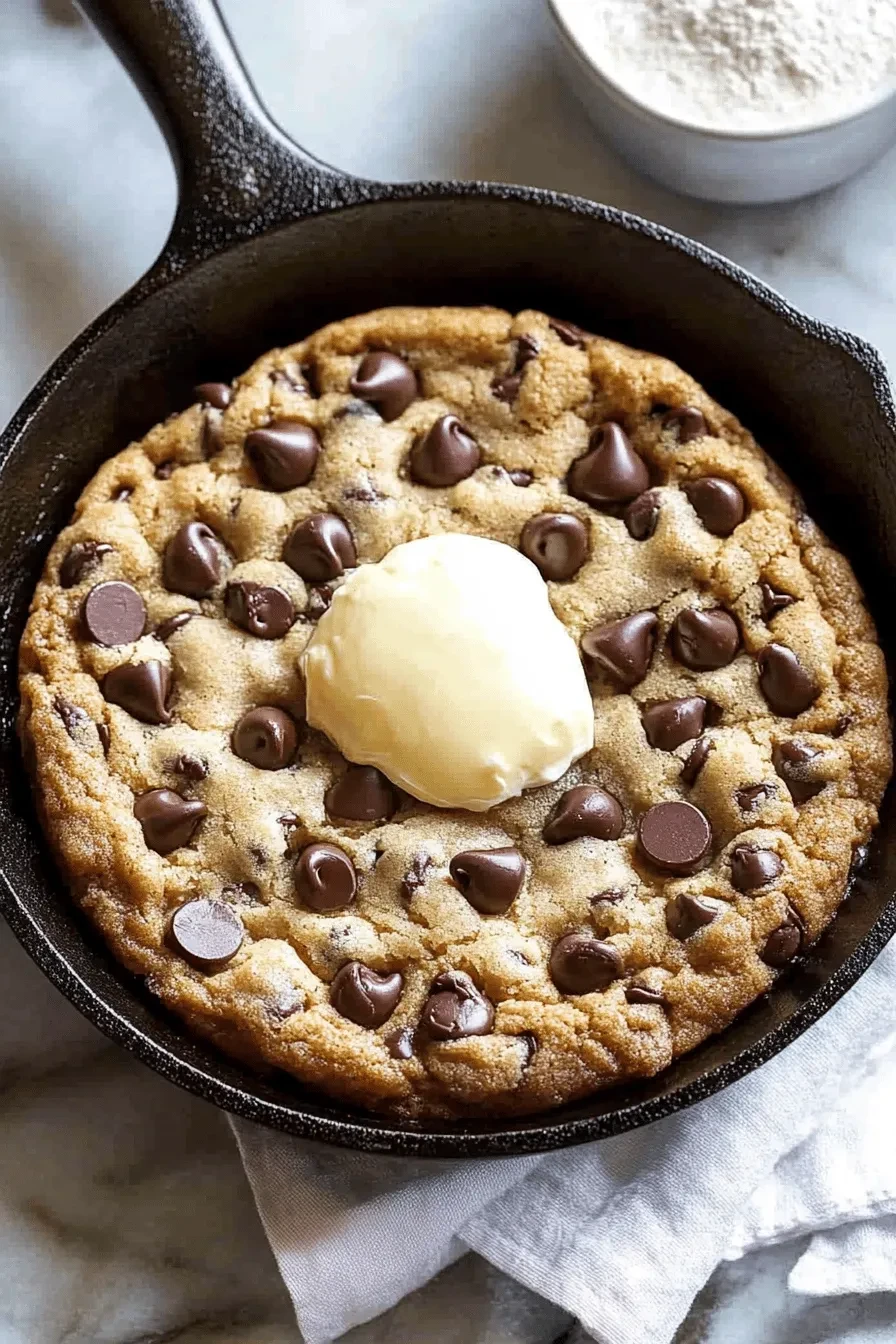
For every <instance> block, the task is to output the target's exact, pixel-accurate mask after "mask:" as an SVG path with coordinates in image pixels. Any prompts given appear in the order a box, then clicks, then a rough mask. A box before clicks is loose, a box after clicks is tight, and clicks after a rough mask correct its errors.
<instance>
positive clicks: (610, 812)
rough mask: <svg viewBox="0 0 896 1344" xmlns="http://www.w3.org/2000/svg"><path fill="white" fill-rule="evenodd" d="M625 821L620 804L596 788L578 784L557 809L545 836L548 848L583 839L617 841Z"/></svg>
mask: <svg viewBox="0 0 896 1344" xmlns="http://www.w3.org/2000/svg"><path fill="white" fill-rule="evenodd" d="M624 824H625V818H624V816H623V813H622V808H621V807H620V805H619V803H618V802H617V800H616V799H615V798H614V797H613V795H612V794H611V793H607V792H606V791H605V790H604V789H601V788H598V786H597V785H596V784H576V785H575V786H574V787H573V788H571V789H567V790H566V792H565V793H564V794H563V795H562V796H561V797H560V799H559V800H558V801H557V803H556V804H555V805H554V808H553V810H552V811H551V814H550V816H549V817H548V819H547V821H546V822H545V824H544V830H543V832H542V835H543V837H544V841H545V843H546V844H548V845H564V844H566V843H567V841H569V840H578V839H579V838H580V837H582V836H586V835H590V836H594V838H595V839H597V840H618V839H619V837H620V835H621V834H622V828H623V826H624Z"/></svg>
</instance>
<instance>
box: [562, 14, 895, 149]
mask: <svg viewBox="0 0 896 1344" xmlns="http://www.w3.org/2000/svg"><path fill="white" fill-rule="evenodd" d="M558 8H559V10H560V12H561V14H562V15H563V18H564V19H565V21H566V23H567V24H568V26H569V28H570V31H571V32H573V33H574V34H575V36H576V37H577V38H578V40H579V41H580V43H581V44H582V46H583V47H584V49H585V50H586V51H587V53H588V55H589V56H590V57H591V59H593V60H594V61H595V63H596V64H597V65H599V66H600V68H601V69H602V70H604V71H605V72H606V73H607V74H608V75H609V76H610V77H611V78H612V79H614V80H615V81H616V82H617V83H618V84H621V85H622V86H623V87H624V88H625V89H626V90H627V91H628V92H629V93H630V94H631V95H632V96H633V97H634V98H636V99H637V100H638V101H639V102H643V103H647V104H648V105H649V106H651V107H654V108H656V109H657V110H658V111H661V112H664V113H665V114H666V115H668V116H672V117H677V118H679V119H682V120H686V121H693V122H698V123H700V124H701V125H703V126H708V127H712V128H715V129H717V130H722V129H725V130H750V131H761V130H772V129H778V128H783V127H791V126H799V125H800V124H802V123H806V122H811V121H820V120H826V119H828V118H835V117H838V116H842V115H844V114H846V113H848V112H850V111H851V110H853V109H858V108H859V107H860V106H861V105H862V104H863V103H865V102H867V101H869V100H870V99H871V98H872V97H873V95H874V93H875V92H876V91H877V90H880V91H881V92H883V90H884V89H885V88H886V87H887V86H896V0H558Z"/></svg>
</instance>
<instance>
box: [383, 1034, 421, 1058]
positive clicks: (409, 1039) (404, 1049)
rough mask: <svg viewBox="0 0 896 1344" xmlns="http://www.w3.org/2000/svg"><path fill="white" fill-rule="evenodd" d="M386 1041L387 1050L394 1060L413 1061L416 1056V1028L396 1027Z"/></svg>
mask: <svg viewBox="0 0 896 1344" xmlns="http://www.w3.org/2000/svg"><path fill="white" fill-rule="evenodd" d="M385 1039H386V1049H387V1050H388V1051H389V1054H390V1055H391V1056H392V1058H393V1059H411V1058H412V1057H413V1054H414V1028H413V1027H396V1029H395V1030H394V1031H390V1032H389V1034H388V1036H387V1037H386V1038H385Z"/></svg>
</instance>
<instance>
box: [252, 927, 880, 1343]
mask: <svg viewBox="0 0 896 1344" xmlns="http://www.w3.org/2000/svg"><path fill="white" fill-rule="evenodd" d="M894 984H896V945H894V946H891V947H889V948H887V949H886V950H885V951H884V952H883V953H882V954H881V956H880V957H879V958H878V959H877V961H876V962H875V963H874V965H873V966H872V967H871V969H870V970H869V971H868V972H867V973H866V974H865V975H864V976H863V978H862V979H861V981H860V982H859V984H858V985H857V986H856V987H855V988H854V989H853V990H852V991H851V992H850V993H849V994H847V995H846V996H845V998H844V999H842V1000H841V1002H840V1003H838V1004H837V1005H836V1006H835V1007H834V1008H833V1009H831V1011H830V1012H829V1013H828V1014H827V1015H826V1016H825V1017H824V1018H823V1019H822V1020H821V1022H819V1023H817V1024H816V1025H815V1026H814V1027H812V1028H811V1029H810V1030H809V1031H807V1032H806V1033H805V1035H803V1036H802V1037H800V1039H799V1040H797V1041H796V1042H794V1044H793V1045H791V1046H790V1047H789V1048H788V1049H787V1050H785V1051H783V1053H782V1054H780V1055H778V1056H777V1057H776V1058H775V1059H773V1060H771V1061H769V1063H767V1064H765V1065H764V1066H763V1067H762V1068H761V1069H759V1070H757V1071H756V1072H755V1073H753V1074H751V1075H750V1076H749V1077H747V1078H744V1079H742V1080H741V1081H740V1082H739V1083H735V1084H734V1085H733V1086H731V1087H729V1088H727V1089H726V1090H725V1091H724V1092H722V1093H721V1094H719V1095H718V1096H715V1097H712V1098H710V1099H709V1100H708V1101H705V1102H703V1103H701V1104H700V1105H698V1106H694V1107H691V1108H690V1109H689V1110H686V1111H684V1112H682V1113H680V1114H679V1115H674V1116H671V1117H669V1118H668V1119H667V1120H661V1121H659V1122H657V1123H656V1124H654V1125H650V1126H648V1127H646V1128H643V1129H639V1130H636V1131H634V1132H633V1133H631V1134H626V1135H623V1136H622V1137H620V1138H617V1139H609V1140H605V1141H604V1142H602V1143H595V1144H588V1145H585V1146H583V1147H580V1148H574V1149H570V1150H568V1151H566V1152H560V1153H552V1154H547V1155H544V1156H540V1157H520V1158H500V1159H494V1160H488V1161H470V1162H431V1161H407V1160H404V1159H398V1158H382V1157H371V1156H367V1155H364V1154H357V1153H349V1152H344V1151H339V1150H335V1149H325V1148H322V1147H320V1146H318V1145H312V1144H308V1143H303V1142H301V1141H299V1140H296V1139H292V1138H289V1137H287V1136H284V1135H282V1134H275V1133H273V1132H271V1131H269V1130H265V1129H262V1128H259V1127H258V1126H256V1125H253V1124H250V1123H248V1122H244V1121H234V1122H233V1127H234V1131H235V1133H236V1138H237V1142H238V1144H239V1147H240V1152H241V1154H242V1158H243V1162H244V1164H245V1168H246V1172H247V1174H248V1177H249V1180H250V1182H251V1184H252V1188H253V1190H254V1193H255V1199H256V1202H257V1204H258V1210H259V1213H260V1214H261V1218H262V1221H263V1223H264V1226H265V1229H266V1231H267V1235H268V1238H269V1239H270V1242H271V1246H272V1248H273V1251H274V1254H275V1256H276V1257H277V1261H278V1264H279V1266H280V1271H281V1273H282V1275H283V1278H284V1281H285V1283H286V1286H287V1288H288V1289H289V1292H290V1294H291V1296H292V1300H293V1303H294V1305H295V1310H296V1317H297V1319H298V1323H299V1327H300V1329H301V1331H302V1334H303V1336H304V1339H305V1341H306V1344H325V1341H327V1340H331V1339H335V1338H337V1337H338V1336H339V1335H341V1334H342V1333H343V1332H344V1331H346V1330H348V1329H350V1328H351V1327H352V1326H354V1325H358V1324H360V1323H362V1322H364V1321H368V1320H371V1319H372V1318H373V1317H375V1316H377V1315H378V1314H379V1313H381V1312H383V1311H385V1310H387V1309H388V1308H389V1307H391V1306H393V1305H394V1304H395V1303H396V1302H398V1301H399V1300H400V1299H401V1298H402V1297H403V1296H404V1295H405V1294H407V1293H409V1292H411V1291H412V1290H414V1289H415V1288H418V1287H420V1286H421V1285H422V1284H424V1283H425V1282H426V1281H427V1280H428V1279H430V1278H431V1277H432V1276H433V1275H435V1274H436V1273H437V1272H438V1271H439V1270H441V1269H443V1268H444V1267H445V1266H446V1265H448V1264H450V1263H451V1262H452V1261H454V1260H456V1259H458V1258H459V1257H460V1256H462V1255H464V1254H465V1253H466V1252H467V1251H470V1250H472V1251H475V1252H477V1253H478V1254H479V1255H481V1256H483V1257H485V1258H486V1259H487V1260H489V1261H490V1262H491V1263H492V1264H493V1265H495V1266H496V1267H497V1268H498V1269H499V1270H502V1271H503V1272H504V1273H506V1274H508V1275H511V1276H512V1277H513V1278H515V1279H517V1280H518V1281H519V1282H521V1283H523V1284H525V1285H526V1286H527V1287H528V1288H530V1289H532V1290H533V1291H534V1292H536V1293H538V1294H540V1295H541V1296H543V1297H545V1298H548V1299H549V1300H550V1301H552V1302H555V1303H557V1304H558V1305H559V1306H561V1307H563V1308H564V1309H565V1310H566V1311H568V1312H569V1313H571V1314H572V1315H574V1316H575V1317H576V1318H577V1319H578V1320H579V1321H580V1322H581V1324H582V1326H583V1327H584V1329H585V1330H586V1331H587V1332H588V1333H589V1334H590V1335H592V1336H593V1337H594V1338H595V1339H597V1340H600V1341H602V1342H603V1344H644V1341H645V1340H650V1341H651V1344H665V1342H666V1341H668V1340H670V1339H671V1338H672V1336H673V1334H674V1333H675V1330H676V1328H677V1326H678V1325H679V1323H680V1322H681V1320H682V1319H683V1318H684V1316H685V1315H686V1314H687V1311H688V1308H689V1306H690V1304H691V1302H692V1301H693V1298H694V1296H695V1294H696V1293H697V1292H698V1291H699V1289H700V1288H701V1287H702V1286H703V1284H704V1283H705V1282H706V1280H707V1279H708V1277H709V1275H710V1274H711V1273H712V1271H713V1269H714V1268H715V1267H716V1265H717V1264H718V1263H719V1262H720V1261H721V1260H722V1259H725V1258H728V1259H734V1258H737V1257H738V1256H741V1255H743V1254H745V1253H746V1252H747V1251H750V1250H753V1249H755V1248H756V1247H758V1246H762V1245H767V1244H771V1243H775V1242H780V1241H784V1240H786V1239H789V1238H793V1237H797V1236H803V1235H805V1234H806V1233H807V1232H813V1233H815V1235H814V1236H813V1237H812V1239H811V1241H810V1242H809V1244H808V1248H807V1249H806V1251H805V1253H804V1254H803V1255H802V1257H801V1258H800V1259H799V1260H798V1261H797V1263H796V1264H795V1265H794V1267H793V1269H792V1271H791V1276H790V1287H791V1288H793V1289H794V1290H795V1291H798V1292H801V1293H810V1294H817V1295H826V1294H833V1293H852V1292H877V1291H882V1290H896V1145H893V1144H892V1143H890V1142H888V1139H889V1133H888V1130H889V1128H890V1127H891V1125H892V1119H891V1117H892V1116H893V1114H894V1109H896V1050H894V1048H893V1047H894V1044H896V1032H894V1026H896V1019H894V1017H893V1015H892V1014H891V1013H890V1012H889V1005H890V1004H891V1002H892V1000H893V986H894Z"/></svg>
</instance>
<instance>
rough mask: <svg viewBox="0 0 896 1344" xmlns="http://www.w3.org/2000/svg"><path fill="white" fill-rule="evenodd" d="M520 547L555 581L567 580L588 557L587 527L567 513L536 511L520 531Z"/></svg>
mask: <svg viewBox="0 0 896 1344" xmlns="http://www.w3.org/2000/svg"><path fill="white" fill-rule="evenodd" d="M520 550H521V551H522V553H523V555H525V556H526V558H527V559H529V560H531V561H532V563H533V565H536V566H537V567H538V569H539V570H540V572H541V575H542V578H545V579H551V580H553V581H554V582H556V583H560V582H563V581H565V580H566V579H571V578H572V577H573V575H574V574H576V573H577V572H578V571H579V570H580V569H581V567H582V565H583V564H584V563H585V561H586V560H587V558H588V529H587V528H586V526H585V524H584V523H583V522H582V521H581V519H579V518H576V517H574V516H573V514H571V513H537V514H536V515H535V517H534V518H530V519H529V521H528V522H527V523H526V525H525V526H524V528H523V530H522V532H521V533H520Z"/></svg>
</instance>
